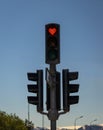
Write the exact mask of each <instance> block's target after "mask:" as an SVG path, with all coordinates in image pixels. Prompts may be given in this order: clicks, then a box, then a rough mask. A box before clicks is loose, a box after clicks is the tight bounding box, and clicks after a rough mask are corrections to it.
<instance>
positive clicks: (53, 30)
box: [48, 28, 57, 35]
mask: <svg viewBox="0 0 103 130" xmlns="http://www.w3.org/2000/svg"><path fill="white" fill-rule="evenodd" d="M48 31H49V33H50V34H51V35H54V34H55V33H56V31H57V30H56V28H49V29H48Z"/></svg>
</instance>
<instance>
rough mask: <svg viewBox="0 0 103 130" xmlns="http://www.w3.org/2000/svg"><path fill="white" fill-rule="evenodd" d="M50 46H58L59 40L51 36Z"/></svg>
mask: <svg viewBox="0 0 103 130" xmlns="http://www.w3.org/2000/svg"><path fill="white" fill-rule="evenodd" d="M48 46H49V47H50V48H57V40H56V38H55V37H50V38H49V39H48Z"/></svg>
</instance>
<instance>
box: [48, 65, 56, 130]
mask: <svg viewBox="0 0 103 130" xmlns="http://www.w3.org/2000/svg"><path fill="white" fill-rule="evenodd" d="M50 73H51V75H52V76H51V80H52V86H51V88H50V103H51V104H50V108H51V112H50V113H51V117H52V119H51V130H56V119H55V115H56V113H57V112H56V65H55V64H50ZM53 118H54V119H53Z"/></svg>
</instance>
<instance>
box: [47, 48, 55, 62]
mask: <svg viewBox="0 0 103 130" xmlns="http://www.w3.org/2000/svg"><path fill="white" fill-rule="evenodd" d="M48 58H49V59H50V60H55V59H56V58H57V51H56V50H54V49H50V50H49V51H48Z"/></svg>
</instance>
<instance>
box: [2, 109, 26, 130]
mask: <svg viewBox="0 0 103 130" xmlns="http://www.w3.org/2000/svg"><path fill="white" fill-rule="evenodd" d="M0 130H27V128H26V126H25V123H24V121H23V120H22V119H20V118H19V117H18V116H16V114H7V113H6V112H3V111H0Z"/></svg>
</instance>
